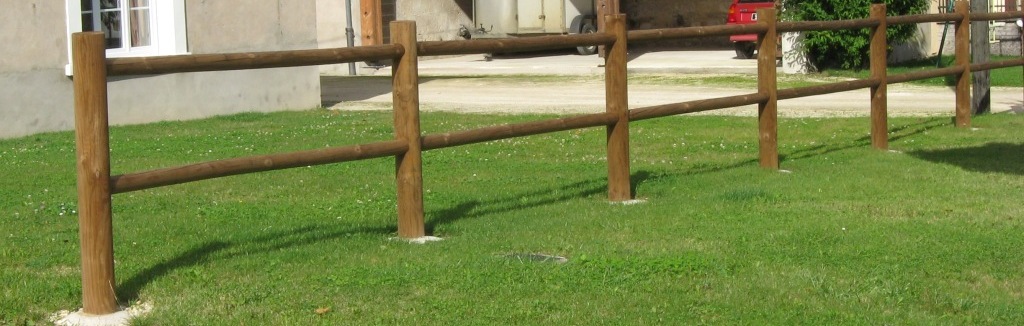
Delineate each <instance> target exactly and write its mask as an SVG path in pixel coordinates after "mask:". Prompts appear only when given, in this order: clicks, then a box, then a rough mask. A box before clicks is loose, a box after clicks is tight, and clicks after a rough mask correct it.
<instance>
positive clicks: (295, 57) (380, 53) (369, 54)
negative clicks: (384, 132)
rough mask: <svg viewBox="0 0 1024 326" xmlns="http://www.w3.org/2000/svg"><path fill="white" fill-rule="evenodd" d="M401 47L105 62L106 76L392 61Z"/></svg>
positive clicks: (401, 51) (208, 55)
mask: <svg viewBox="0 0 1024 326" xmlns="http://www.w3.org/2000/svg"><path fill="white" fill-rule="evenodd" d="M403 53H405V49H404V48H402V46H400V45H375V46H360V47H353V48H332V49H314V50H293V51H269V52H250V53H219V54H189V55H172V56H161V57H138V58H114V59H107V74H108V75H148V74H169V73H179V72H199V71H220V70H241V69H262V68H281V67H297V66H315V65H323V64H337V63H348V62H359V61H374V60H381V59H391V58H394V57H397V56H401V55H402V54H403Z"/></svg>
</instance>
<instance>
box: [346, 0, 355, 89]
mask: <svg viewBox="0 0 1024 326" xmlns="http://www.w3.org/2000/svg"><path fill="white" fill-rule="evenodd" d="M345 37H346V39H347V41H346V43H347V45H348V47H350V48H351V47H352V46H354V44H353V43H355V40H356V33H355V31H353V30H352V0H345ZM348 75H349V76H355V75H356V63H355V62H349V63H348Z"/></svg>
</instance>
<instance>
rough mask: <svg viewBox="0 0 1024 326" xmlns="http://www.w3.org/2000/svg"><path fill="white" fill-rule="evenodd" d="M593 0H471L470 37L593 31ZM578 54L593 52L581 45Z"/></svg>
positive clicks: (594, 49) (595, 25)
mask: <svg viewBox="0 0 1024 326" xmlns="http://www.w3.org/2000/svg"><path fill="white" fill-rule="evenodd" d="M595 17H596V12H595V7H594V0H473V24H474V25H475V26H474V27H473V29H472V30H471V33H470V37H472V38H503V37H520V36H533V35H564V34H583V33H594V32H597V21H596V18H595ZM577 51H579V53H580V54H583V55H589V54H594V53H597V46H581V47H579V48H577Z"/></svg>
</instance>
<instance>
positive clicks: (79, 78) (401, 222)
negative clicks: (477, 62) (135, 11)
mask: <svg viewBox="0 0 1024 326" xmlns="http://www.w3.org/2000/svg"><path fill="white" fill-rule="evenodd" d="M967 8H968V6H967V1H957V2H956V12H955V13H946V14H930V15H909V16H895V17H886V10H885V6H884V5H873V6H872V7H871V16H870V17H869V18H865V19H853V20H842V21H802V22H777V19H776V13H775V10H774V9H764V10H761V11H760V12H759V15H760V17H761V19H760V22H758V23H756V24H749V25H722V26H707V27H687V28H672V29H658V30H643V31H632V32H627V31H626V18H625V16H624V15H614V16H606V17H605V21H604V23H605V24H606V32H605V33H595V34H585V35H567V36H543V37H534V38H521V39H496V40H469V41H431V42H416V26H415V24H414V23H412V22H408V21H399V22H393V23H392V25H391V28H390V30H391V40H392V44H388V45H375V46H362V47H354V48H337V49H317V50H302V51H280V52H257V53H232V54H198V55H181V56H167V57H148V58H116V59H107V58H106V57H105V49H104V39H103V34H102V33H98V32H89V33H75V34H74V35H73V36H72V52H73V63H74V76H75V78H74V92H75V130H76V134H75V141H76V144H77V169H78V196H79V227H80V231H79V232H80V233H79V235H80V240H81V253H82V301H83V312H84V313H86V314H92V315H103V314H108V313H112V312H115V311H116V310H117V309H118V307H117V302H116V299H115V296H114V288H115V279H114V255H113V252H114V251H113V228H112V220H111V196H112V195H113V194H117V193H124V192H129V191H135V190H140V189H147V188H154V187H160V186H166V185H173V184H179V183H185V182H191V181H197V180H205V179H211V178H217V177H223V176H229V175H238V174H245V173H254V172H262V171H270V170H278V169H286V168H293V167H301V166H310V165H319V164H328V163H338V162H345V161H353V160H363V159H369V158H379V157H386V156H394V157H395V158H396V163H395V164H396V180H397V192H398V198H397V200H398V234H399V236H400V237H402V238H416V237H421V236H424V235H425V228H424V221H423V185H422V174H421V172H422V167H421V165H422V164H421V153H422V151H425V150H432V149H439V148H446V147H452V146H459V145H465V144H472V143H479V142H485V141H492V140H499V139H506V138H513V137H522V136H527V135H534V134H541V133H549V132H555V131H564V130H572V129H581V128H592V127H605V128H606V130H607V155H608V199H609V200H610V201H612V202H621V201H626V200H630V199H631V198H632V194H631V193H630V180H629V172H630V167H629V123H630V122H631V121H638V120H644V119H653V118H658V117H665V116H671V115H679V114H686V113H693V112H701V111H709V110H716V109H723V108H729V107H735V106H742V105H750V104H757V105H758V121H759V123H758V124H759V129H760V130H759V146H760V165H761V166H763V167H765V168H769V169H777V168H778V167H779V158H778V149H777V139H776V135H777V107H778V101H779V100H784V99H790V98H798V97H805V96H812V95H821V94H829V93H835V92H842V91H849V90H855V89H861V88H869V89H870V101H871V144H872V146H873V147H875V148H878V149H886V148H887V147H888V138H887V133H888V130H887V124H886V119H887V112H886V109H887V108H886V85H888V84H892V83H901V82H906V81H911V80H918V79H926V78H934V77H940V76H947V75H954V76H955V78H956V103H955V112H956V113H955V114H956V125H957V126H960V127H965V126H969V125H970V118H971V115H970V97H969V96H970V92H969V91H970V83H969V81H970V73H971V72H972V71H979V70H988V69H995V68H1003V67H1013V66H1022V65H1024V59H1015V60H1006V61H999V62H988V63H980V64H971V63H970V59H969V58H970V56H969V51H970V49H969V47H968V44H969V39H968V37H969V35H970V33H969V32H968V28H969V23H970V22H971V21H972V20H1005V19H1014V18H1022V17H1024V15H1022V14H1021V12H1007V13H975V14H971V13H969V12H968V9H967ZM945 21H954V22H955V23H956V34H955V37H956V64H955V65H954V66H951V67H948V68H942V69H933V70H927V71H920V72H912V73H905V74H898V75H888V74H887V73H886V50H887V44H886V35H885V30H886V27H887V26H888V25H893V24H913V23H927V22H945ZM853 28H869V29H871V45H870V47H871V56H870V57H871V61H870V65H871V77H870V78H867V79H861V80H853V81H845V82H838V83H832V84H826V85H819V86H809V87H799V88H789V89H778V88H777V85H776V52H777V50H776V49H777V47H778V44H777V40H778V34H779V33H781V32H796V31H812V30H837V29H853ZM733 34H759V35H760V37H759V40H760V47H759V51H758V52H759V54H758V89H757V92H754V93H750V94H744V95H737V96H730V97H723V98H712V99H704V100H697V101H689V102H681V103H673V104H665V105H656V106H650V107H643V108H636V109H632V110H630V109H628V106H627V103H628V102H627V96H628V93H627V85H626V65H627V61H628V60H627V56H626V44H627V42H646V41H656V40H665V39H676V38H692V37H707V36H721V35H733ZM583 45H604V46H606V49H607V56H606V58H605V60H606V61H605V85H606V86H605V95H606V109H605V112H601V113H592V114H583V115H577V116H572V117H565V118H558V119H551V120H544V121H536V122H528V123H520V124H504V125H497V126H491V127H485V128H479V129H474V130H466V131H454V132H448V133H439V134H428V135H422V134H421V132H420V124H419V121H420V119H419V90H418V84H419V75H418V69H417V62H418V58H419V56H428V55H454V54H473V53H492V52H516V51H533V50H543V49H558V48H573V47H577V46H583ZM385 59H393V61H394V64H393V66H392V69H393V77H392V83H393V94H394V128H395V139H394V140H388V141H380V142H374V143H366V144H358V145H351V146H341V147H333V148H326V149H317V150H307V151H299V152H292V153H282V154H270V155H261V156H250V157H239V158H232V159H224V160H217V161H211V162H204V163H197V164H191V165H184V166H177V167H170V168H163V169H156V170H151V171H143V172H136V173H127V174H123V175H116V176H111V175H110V148H109V134H108V119H107V114H108V110H107V76H108V75H146V74H163V73H180V72H195V71H220V70H235V69H260V68H274V67H291V66H307V65H321V64H338V63H349V62H359V61H375V60H385Z"/></svg>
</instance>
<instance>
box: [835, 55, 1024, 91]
mask: <svg viewBox="0 0 1024 326" xmlns="http://www.w3.org/2000/svg"><path fill="white" fill-rule="evenodd" d="M1019 58H1020V57H1017V56H992V57H991V58H990V59H989V60H991V61H1002V60H1010V59H1019ZM954 60H955V58H954V57H953V56H942V60H941V61H942V63H941V65H942V67H949V66H951V65H953V63H954ZM935 68H936V58H935V57H930V58H925V59H921V60H912V61H908V62H903V63H898V64H890V65H889V70H888V73H889V74H890V75H895V74H899V73H906V72H914V71H919V70H927V69H935ZM989 72H990V73H989V78H990V79H991V82H992V86H996V87H1021V86H1024V72H1022V68H1021V67H1010V68H1002V69H993V70H989ZM819 75H822V76H826V77H848V78H868V77H869V76H871V72H870V71H868V70H866V69H865V70H828V71H825V72H822V73H820V74H819ZM910 83H911V84H916V85H928V86H952V85H955V82H954V80H953V78H952V77H940V78H930V79H923V80H917V81H912V82H910Z"/></svg>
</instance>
